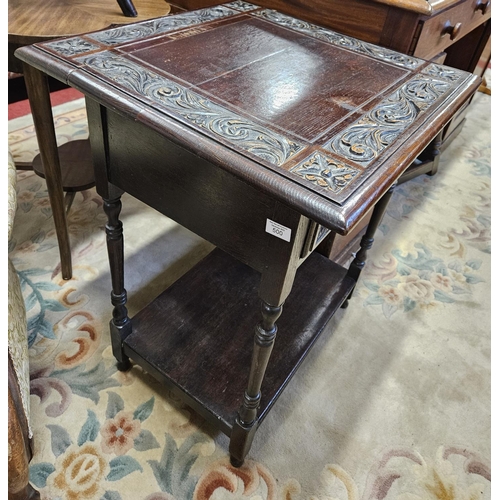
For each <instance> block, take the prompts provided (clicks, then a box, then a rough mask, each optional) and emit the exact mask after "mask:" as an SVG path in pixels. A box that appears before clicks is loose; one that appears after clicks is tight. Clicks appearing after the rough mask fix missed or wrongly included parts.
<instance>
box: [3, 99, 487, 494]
mask: <svg viewBox="0 0 500 500" xmlns="http://www.w3.org/2000/svg"><path fill="white" fill-rule="evenodd" d="M490 99H491V98H490V97H489V96H487V95H485V94H477V95H476V96H475V98H474V100H473V103H472V106H471V108H470V111H469V114H468V119H467V123H466V125H465V128H464V129H463V131H462V132H461V134H460V135H459V137H458V138H457V139H456V140H455V141H454V142H453V144H452V145H451V146H450V147H449V148H448V149H447V150H446V151H445V153H444V154H443V156H442V160H441V164H440V170H439V172H438V174H437V175H435V176H434V177H428V176H421V177H419V178H417V179H414V180H413V181H410V182H408V183H406V184H404V185H402V186H400V187H398V188H397V191H396V193H395V196H394V197H393V200H392V201H391V204H390V206H389V209H388V212H387V214H386V216H385V218H384V220H383V222H382V224H381V226H380V228H379V230H378V232H377V240H376V241H375V245H374V247H373V249H372V251H371V254H370V256H369V264H367V268H366V269H365V270H364V272H363V274H362V276H361V279H360V282H359V286H358V288H357V289H356V292H355V295H354V297H353V299H352V301H351V304H350V306H349V308H347V309H345V310H340V311H339V312H338V313H337V315H336V316H335V317H334V319H333V320H332V322H331V324H330V325H329V327H328V328H327V331H325V333H324V335H323V336H322V338H321V339H320V340H319V341H318V343H317V344H316V345H315V347H314V348H313V350H312V351H311V353H310V355H309V357H308V358H307V359H306V361H305V362H304V364H303V365H302V366H301V368H300V369H299V371H298V372H297V374H296V376H295V377H294V379H293V380H292V381H291V383H290V384H289V386H288V387H287V389H286V390H285V392H284V393H283V395H282V396H281V397H280V399H279V401H278V402H277V403H276V405H275V406H274V408H273V410H272V411H271V412H270V414H269V416H268V417H267V418H266V420H265V421H264V423H263V424H262V425H261V427H260V429H259V430H258V432H257V434H256V438H255V441H254V444H253V447H252V449H251V451H250V455H249V459H248V460H247V462H246V464H245V466H244V467H242V468H241V469H235V468H233V467H231V465H230V464H229V461H228V454H227V446H228V439H227V438H226V437H225V436H223V435H221V434H220V433H218V432H217V431H216V430H215V429H214V428H212V427H210V426H209V425H207V424H206V422H204V421H203V419H201V418H200V417H198V416H197V415H196V414H195V413H194V412H193V411H192V410H190V409H189V408H188V407H186V406H184V405H183V404H181V403H180V402H179V401H178V400H177V399H176V398H175V397H174V396H173V395H172V394H170V393H169V392H168V391H166V390H165V389H164V388H163V387H162V386H160V384H158V383H157V382H156V381H155V380H154V379H153V378H152V377H151V376H150V375H148V374H147V373H145V372H144V371H143V370H142V369H141V368H139V367H138V366H134V367H133V368H132V370H131V371H129V372H127V373H121V372H119V371H117V369H116V367H115V363H114V358H113V356H112V354H111V347H110V339H109V333H108V322H109V320H110V317H111V303H110V290H111V283H110V276H109V269H108V261H107V253H106V244H105V234H104V224H105V215H104V212H103V210H102V201H101V199H100V198H99V196H97V194H96V192H95V190H94V189H92V190H89V191H86V192H83V193H79V194H77V196H76V199H75V201H74V204H73V207H72V209H71V212H70V215H69V219H68V224H69V231H70V237H71V245H72V255H73V266H74V267H73V268H74V276H73V278H72V279H71V280H69V281H64V280H62V279H61V274H60V267H59V254H58V247H57V241H56V237H55V232H54V229H53V221H52V216H51V209H50V204H49V200H48V197H47V191H46V185H45V181H44V180H43V179H41V178H39V177H37V176H36V175H35V174H34V173H33V172H29V171H25V172H18V210H17V214H16V220H15V225H14V231H13V238H12V239H11V241H10V243H9V255H10V257H11V259H12V261H13V263H14V265H15V267H16V270H17V272H18V274H19V278H20V280H21V283H22V286H23V293H24V297H25V301H26V308H27V314H28V321H29V324H28V327H29V345H30V366H31V368H30V370H31V402H30V404H31V423H32V426H33V431H34V448H35V455H34V458H33V460H32V462H31V467H30V479H31V482H32V484H33V485H34V486H35V487H36V488H37V489H38V490H40V491H41V495H42V498H43V499H45V500H87V499H96V500H167V499H169V500H171V499H176V500H190V499H196V500H207V499H214V500H215V499H219V500H222V499H244V498H248V499H253V500H260V499H262V500H267V499H287V500H306V499H307V500H320V499H321V500H334V499H335V500H424V499H425V500H476V499H480V498H481V499H485V500H486V499H489V498H491V491H490V481H491V478H490V465H489V463H490V452H491V450H490V436H491V433H490V396H491V394H490V328H491V325H490V305H491V303H490V272H491V269H490V257H491V256H490V171H491V166H490V154H491V149H490V148H491V137H490V114H491V112H490V105H491V101H490ZM55 116H56V125H57V133H58V138H59V140H60V143H62V142H65V141H67V140H69V139H76V138H83V137H86V134H87V128H86V121H85V108H84V103H83V100H77V101H74V102H70V103H67V104H64V105H61V106H59V107H57V108H56V109H55ZM9 144H10V148H11V150H12V152H13V154H14V156H15V158H16V159H18V160H22V161H26V160H29V159H31V158H32V157H33V156H34V154H35V153H36V147H37V146H36V141H35V138H34V131H33V127H32V124H31V117H30V116H26V117H21V118H17V119H15V120H11V121H10V122H9ZM121 219H122V221H123V224H124V234H125V256H126V262H125V268H126V283H125V285H126V288H127V290H128V294H129V302H128V306H129V313H130V315H134V314H135V313H136V312H138V311H139V310H140V309H141V308H142V307H143V306H145V305H146V304H147V303H148V302H149V301H151V300H152V299H153V298H154V297H156V296H157V295H158V294H159V293H160V292H161V291H162V290H163V289H164V288H165V287H167V286H168V285H169V284H171V283H173V282H174V281H175V280H176V279H177V278H178V277H179V276H181V275H182V274H183V273H184V272H186V271H187V270H188V269H189V268H190V267H192V266H193V265H194V264H195V263H196V262H197V261H198V260H200V259H201V258H202V257H204V256H205V255H206V254H207V253H208V252H209V251H210V250H211V249H212V248H213V247H212V245H210V244H209V243H207V242H206V241H203V240H202V239H200V238H199V237H197V236H196V235H194V234H193V233H191V232H189V231H187V230H186V229H184V228H182V227H180V226H179V225H177V224H175V223H174V222H172V221H171V220H169V219H167V218H166V217H163V216H161V215H160V214H158V213H157V212H155V211H154V210H152V209H150V208H148V207H146V206H145V205H144V204H142V203H141V202H139V201H137V200H135V199H134V198H132V197H131V196H128V195H125V196H124V197H123V211H122V217H121ZM131 235H134V236H131ZM278 335H279V333H278Z"/></svg>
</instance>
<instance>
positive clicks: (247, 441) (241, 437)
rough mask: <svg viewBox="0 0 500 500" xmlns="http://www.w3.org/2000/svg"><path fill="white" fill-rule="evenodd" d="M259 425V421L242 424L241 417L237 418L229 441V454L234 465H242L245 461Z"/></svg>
mask: <svg viewBox="0 0 500 500" xmlns="http://www.w3.org/2000/svg"><path fill="white" fill-rule="evenodd" d="M257 427H258V425H257V422H254V424H253V425H249V426H247V425H244V424H242V422H241V420H240V418H239V417H237V418H236V421H235V423H234V427H233V431H232V432H231V440H230V441H229V454H230V460H231V465H232V466H233V467H241V466H242V465H243V463H244V462H245V457H246V456H247V455H248V452H249V451H250V448H251V446H252V443H253V438H254V436H255V431H256V430H257Z"/></svg>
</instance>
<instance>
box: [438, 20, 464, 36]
mask: <svg viewBox="0 0 500 500" xmlns="http://www.w3.org/2000/svg"><path fill="white" fill-rule="evenodd" d="M461 29H462V23H456V24H451V23H450V21H446V24H445V25H444V28H443V31H442V33H441V36H445V35H450V40H455V38H457V36H458V34H459V33H460V30H461Z"/></svg>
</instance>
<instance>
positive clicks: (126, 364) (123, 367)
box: [116, 358, 132, 372]
mask: <svg viewBox="0 0 500 500" xmlns="http://www.w3.org/2000/svg"><path fill="white" fill-rule="evenodd" d="M116 368H118V371H120V372H128V371H129V370H130V368H132V363H131V362H130V359H129V358H125V359H124V360H123V361H117V362H116Z"/></svg>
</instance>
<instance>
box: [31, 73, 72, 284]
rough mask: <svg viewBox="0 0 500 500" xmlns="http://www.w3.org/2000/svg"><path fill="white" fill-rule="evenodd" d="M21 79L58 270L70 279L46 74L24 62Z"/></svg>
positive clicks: (66, 231)
mask: <svg viewBox="0 0 500 500" xmlns="http://www.w3.org/2000/svg"><path fill="white" fill-rule="evenodd" d="M24 79H25V82H26V88H27V90H28V96H29V100H30V106H31V113H32V115H33V123H34V125H35V131H36V136H37V140H38V148H39V149H40V157H41V160H42V164H43V167H44V170H45V180H46V182H47V191H48V193H49V199H50V206H51V208H52V216H53V218H54V225H55V228H56V234H57V241H58V243H59V253H60V256H61V273H62V277H63V279H66V280H68V279H71V275H72V267H71V248H70V241H69V234H68V226H67V222H66V212H65V209H64V194H63V184H62V178H61V167H60V162H59V153H58V150H57V142H56V133H55V130H54V119H53V116H52V107H51V103H50V93H49V86H48V82H47V76H46V75H45V74H44V73H42V72H41V71H39V70H37V69H35V68H34V67H32V66H29V65H25V66H24Z"/></svg>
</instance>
